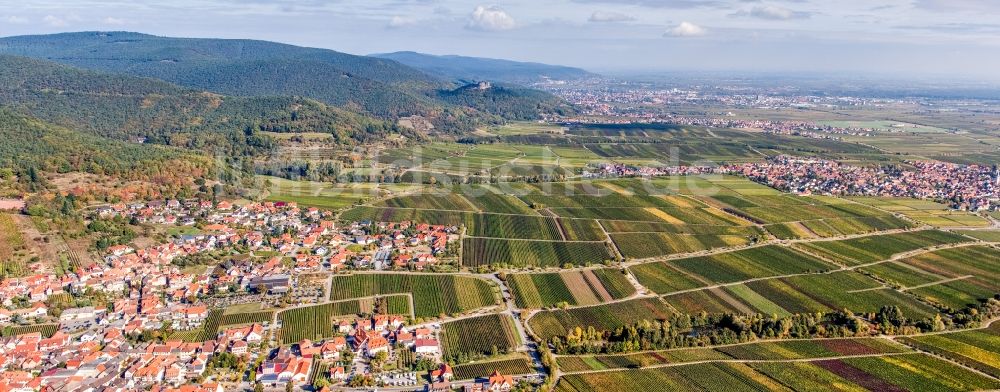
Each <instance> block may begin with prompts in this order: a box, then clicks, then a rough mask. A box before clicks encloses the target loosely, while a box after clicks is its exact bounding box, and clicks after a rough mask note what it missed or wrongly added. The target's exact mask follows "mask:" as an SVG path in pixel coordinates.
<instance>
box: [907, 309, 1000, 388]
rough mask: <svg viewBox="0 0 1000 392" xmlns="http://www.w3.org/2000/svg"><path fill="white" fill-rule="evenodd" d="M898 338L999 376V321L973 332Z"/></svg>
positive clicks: (911, 344)
mask: <svg viewBox="0 0 1000 392" xmlns="http://www.w3.org/2000/svg"><path fill="white" fill-rule="evenodd" d="M900 341H901V342H903V343H905V344H907V345H910V346H913V347H916V348H918V349H920V350H924V351H928V352H931V353H934V354H937V355H942V356H944V357H946V358H948V359H951V360H953V361H955V362H958V363H961V364H963V365H965V366H968V367H971V368H973V369H976V370H979V371H981V372H984V373H987V374H990V375H992V376H993V377H1000V323H997V322H994V323H993V325H992V326H990V327H989V328H985V329H980V330H975V331H962V332H951V333H944V334H938V335H924V336H913V337H903V338H900Z"/></svg>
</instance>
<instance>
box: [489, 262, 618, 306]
mask: <svg viewBox="0 0 1000 392" xmlns="http://www.w3.org/2000/svg"><path fill="white" fill-rule="evenodd" d="M507 282H508V285H509V286H510V288H511V291H512V292H513V294H514V301H515V302H516V303H517V306H518V307H520V308H542V307H547V306H553V305H557V304H560V303H565V304H568V305H596V304H599V303H602V302H608V301H612V300H616V299H621V298H626V297H628V296H630V295H632V294H633V293H635V287H633V286H632V284H631V283H629V282H628V280H627V279H626V277H625V276H624V274H623V272H622V271H620V270H617V269H609V268H598V269H587V270H582V271H566V272H552V273H532V274H511V275H507Z"/></svg>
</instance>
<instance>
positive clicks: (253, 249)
mask: <svg viewBox="0 0 1000 392" xmlns="http://www.w3.org/2000/svg"><path fill="white" fill-rule="evenodd" d="M113 217H122V218H126V219H129V220H133V221H138V222H141V223H150V224H161V225H170V226H172V227H178V226H179V227H182V228H183V227H185V226H186V227H188V228H189V229H185V230H181V231H183V232H186V233H189V234H181V235H176V236H174V237H172V238H171V239H170V240H169V241H166V242H164V243H159V244H154V245H151V246H145V247H139V246H135V245H127V244H122V245H114V246H111V247H109V248H107V249H106V251H105V252H104V254H103V258H101V259H98V260H95V261H93V262H91V263H89V264H85V265H73V266H72V267H71V268H69V269H68V270H66V271H60V272H59V273H56V272H55V271H54V270H53V269H52V267H51V265H53V264H54V263H53V262H48V263H37V265H34V266H33V268H34V271H33V273H32V274H31V275H29V276H23V277H16V278H7V279H3V280H2V281H0V303H2V305H3V307H0V328H3V329H4V331H5V333H4V335H5V336H8V337H4V338H0V390H22V391H27V390H39V389H48V390H67V391H71V390H98V389H107V388H111V389H115V388H118V389H142V388H150V387H153V388H154V389H153V390H157V391H174V390H177V391H181V390H184V391H193V392H197V391H208V390H216V389H218V388H221V386H219V385H216V384H211V383H209V384H202V385H195V384H193V383H192V381H193V380H196V379H200V378H202V377H203V376H204V375H205V369H206V364H207V363H208V360H209V359H210V358H211V357H212V356H213V355H216V354H218V353H223V352H227V353H231V354H234V355H237V356H249V357H251V358H253V357H256V356H258V355H264V354H266V353H259V352H256V351H259V350H257V349H256V348H257V347H259V346H260V343H261V340H262V339H265V338H266V336H267V335H268V328H269V326H268V325H266V324H253V325H247V326H240V327H235V328H230V329H226V328H225V327H223V329H222V330H221V331H220V332H219V334H218V337H217V338H216V339H214V340H209V341H207V342H199V343H185V342H183V341H181V340H179V339H178V340H171V339H170V338H169V337H168V338H167V340H166V341H165V342H164V343H149V342H148V341H147V340H146V338H143V335H144V334H147V335H148V334H149V333H153V332H161V331H174V332H183V331H190V332H196V331H199V330H201V329H202V327H203V326H204V325H205V324H206V320H207V319H208V318H209V314H210V306H209V305H207V303H210V302H205V300H206V299H211V298H213V297H214V296H217V295H226V296H232V295H237V296H238V295H242V294H243V293H245V294H250V293H253V292H257V291H260V290H261V289H263V290H265V291H269V292H283V291H287V290H288V289H289V288H290V287H292V286H294V284H295V283H294V282H295V279H296V278H297V276H298V275H299V274H301V273H308V272H325V271H337V270H341V269H350V268H373V267H374V266H376V264H377V263H376V262H377V261H385V262H384V263H383V264H382V265H381V267H382V268H386V269H389V268H398V269H423V268H425V267H427V266H428V265H433V264H434V263H437V262H438V257H440V254H441V253H442V252H444V251H445V249H446V247H447V246H448V245H449V243H452V241H454V240H456V239H457V238H458V234H457V232H458V228H456V227H446V226H436V225H425V224H413V223H409V222H402V223H372V222H361V223H354V224H349V225H345V226H338V225H336V224H334V221H333V220H332V216H331V215H330V213H328V212H322V211H319V210H318V209H315V208H305V209H300V208H299V207H298V206H296V205H295V203H271V202H264V203H249V204H246V205H242V206H238V205H234V204H232V203H229V202H225V201H223V202H219V203H213V202H208V201H198V200H194V201H178V200H167V201H152V202H147V203H133V204H114V205H110V206H106V207H101V208H99V209H97V210H96V211H95V212H94V217H93V218H94V219H109V218H113ZM237 247H238V248H240V249H246V250H249V251H250V254H251V255H253V254H266V255H267V256H264V257H260V256H250V255H239V256H233V257H231V258H227V261H226V262H225V263H220V265H219V266H215V265H212V266H213V267H215V268H208V269H206V270H205V271H204V272H186V271H189V270H185V269H182V268H181V267H180V266H178V265H177V263H176V261H178V260H179V259H180V258H183V257H189V256H196V255H199V254H201V253H205V252H210V251H214V250H232V249H235V248H237ZM376 255H383V256H382V259H384V260H378V259H377V258H376ZM98 298H99V299H100V300H99V301H97V302H94V300H95V299H98ZM78 299H82V300H84V302H85V303H90V302H94V303H93V306H76V307H74V306H73V304H74V303H76V301H77V300H78ZM43 325H44V327H41V326H43ZM338 328H339V327H338ZM355 329H356V330H357V331H361V332H356V331H355ZM43 331H44V333H43ZM53 331H54V332H53ZM345 334H346V335H349V336H350V338H349V339H350V341H348V338H341V339H340V340H338V339H331V340H330V341H327V342H322V343H320V344H319V345H318V346H316V345H313V344H311V343H309V342H302V344H300V345H299V346H298V347H299V348H298V351H296V352H294V353H291V352H288V351H287V350H285V351H282V350H278V352H277V353H276V355H274V356H270V358H268V359H267V361H265V364H268V363H269V364H271V365H272V366H270V367H266V366H262V367H261V369H259V371H258V373H257V374H258V377H260V378H261V379H262V380H271V379H272V378H273V379H274V380H292V381H295V382H299V381H301V380H302V379H303V376H308V371H309V369H311V363H312V361H313V360H314V358H317V356H318V358H320V359H326V360H335V359H336V358H337V357H338V356H339V353H340V351H341V349H343V348H345V347H347V348H350V349H354V350H359V349H360V350H361V352H363V353H365V354H368V355H371V354H372V353H377V352H379V351H380V350H389V349H391V347H389V343H390V342H391V343H392V344H396V343H400V344H404V345H408V346H407V347H412V349H413V350H414V351H415V352H417V353H419V354H421V355H432V354H435V353H437V352H438V350H439V348H438V344H437V341H436V340H434V339H433V337H432V336H429V335H428V336H425V335H421V334H420V332H419V331H407V330H406V329H405V328H402V319H400V318H398V317H385V318H374V319H372V320H367V321H361V322H358V325H357V328H355V327H351V329H350V331H349V333H345ZM161 338H162V337H161ZM144 341H147V342H145V343H144ZM154 341H155V340H154ZM160 341H162V340H160ZM358 344H360V346H358ZM336 370H337V369H336V368H334V369H332V370H331V372H335V371H336ZM340 372H341V375H340V376H338V375H333V378H338V377H343V373H344V370H343V369H342V368H341V369H340ZM303 373H304V374H303ZM268 377H271V378H268Z"/></svg>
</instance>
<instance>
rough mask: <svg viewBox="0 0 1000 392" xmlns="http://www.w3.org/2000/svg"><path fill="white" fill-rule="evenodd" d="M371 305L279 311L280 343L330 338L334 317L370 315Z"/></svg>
mask: <svg viewBox="0 0 1000 392" xmlns="http://www.w3.org/2000/svg"><path fill="white" fill-rule="evenodd" d="M373 305H374V301H373V300H346V301H336V302H329V303H325V304H320V305H314V306H306V307H302V308H294V309H288V310H284V311H281V313H278V321H279V322H280V323H281V335H280V336H281V343H282V344H291V343H294V342H298V341H300V340H302V339H310V340H321V339H324V338H328V337H331V336H333V320H334V318H335V317H338V316H348V315H352V316H353V315H358V314H362V313H371V311H372V306H373ZM206 325H207V323H206Z"/></svg>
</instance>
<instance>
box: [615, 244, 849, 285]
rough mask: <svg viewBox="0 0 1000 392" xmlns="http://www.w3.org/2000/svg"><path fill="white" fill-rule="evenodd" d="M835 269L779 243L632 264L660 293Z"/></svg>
mask: <svg viewBox="0 0 1000 392" xmlns="http://www.w3.org/2000/svg"><path fill="white" fill-rule="evenodd" d="M831 269H833V266H832V265H831V264H828V263H826V262H823V261H822V260H819V259H817V258H815V257H812V256H809V255H807V254H804V253H801V252H798V251H795V250H793V249H791V248H788V247H784V246H777V245H768V246H759V247H754V248H748V249H741V250H737V251H734V252H727V253H719V254H714V255H710V256H701V257H692V258H686V259H678V260H669V261H663V262H654V263H645V264H638V265H635V266H632V267H629V270H630V271H631V272H632V274H633V275H635V277H636V279H638V280H639V283H641V284H642V285H643V286H645V287H646V288H649V289H650V290H653V291H654V292H656V293H659V294H666V293H670V292H674V291H679V290H687V289H693V288H697V287H700V286H704V285H707V284H711V283H731V282H739V281H743V280H747V279H760V278H766V277H771V276H779V275H788V274H800V273H808V272H822V271H828V270H831Z"/></svg>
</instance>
